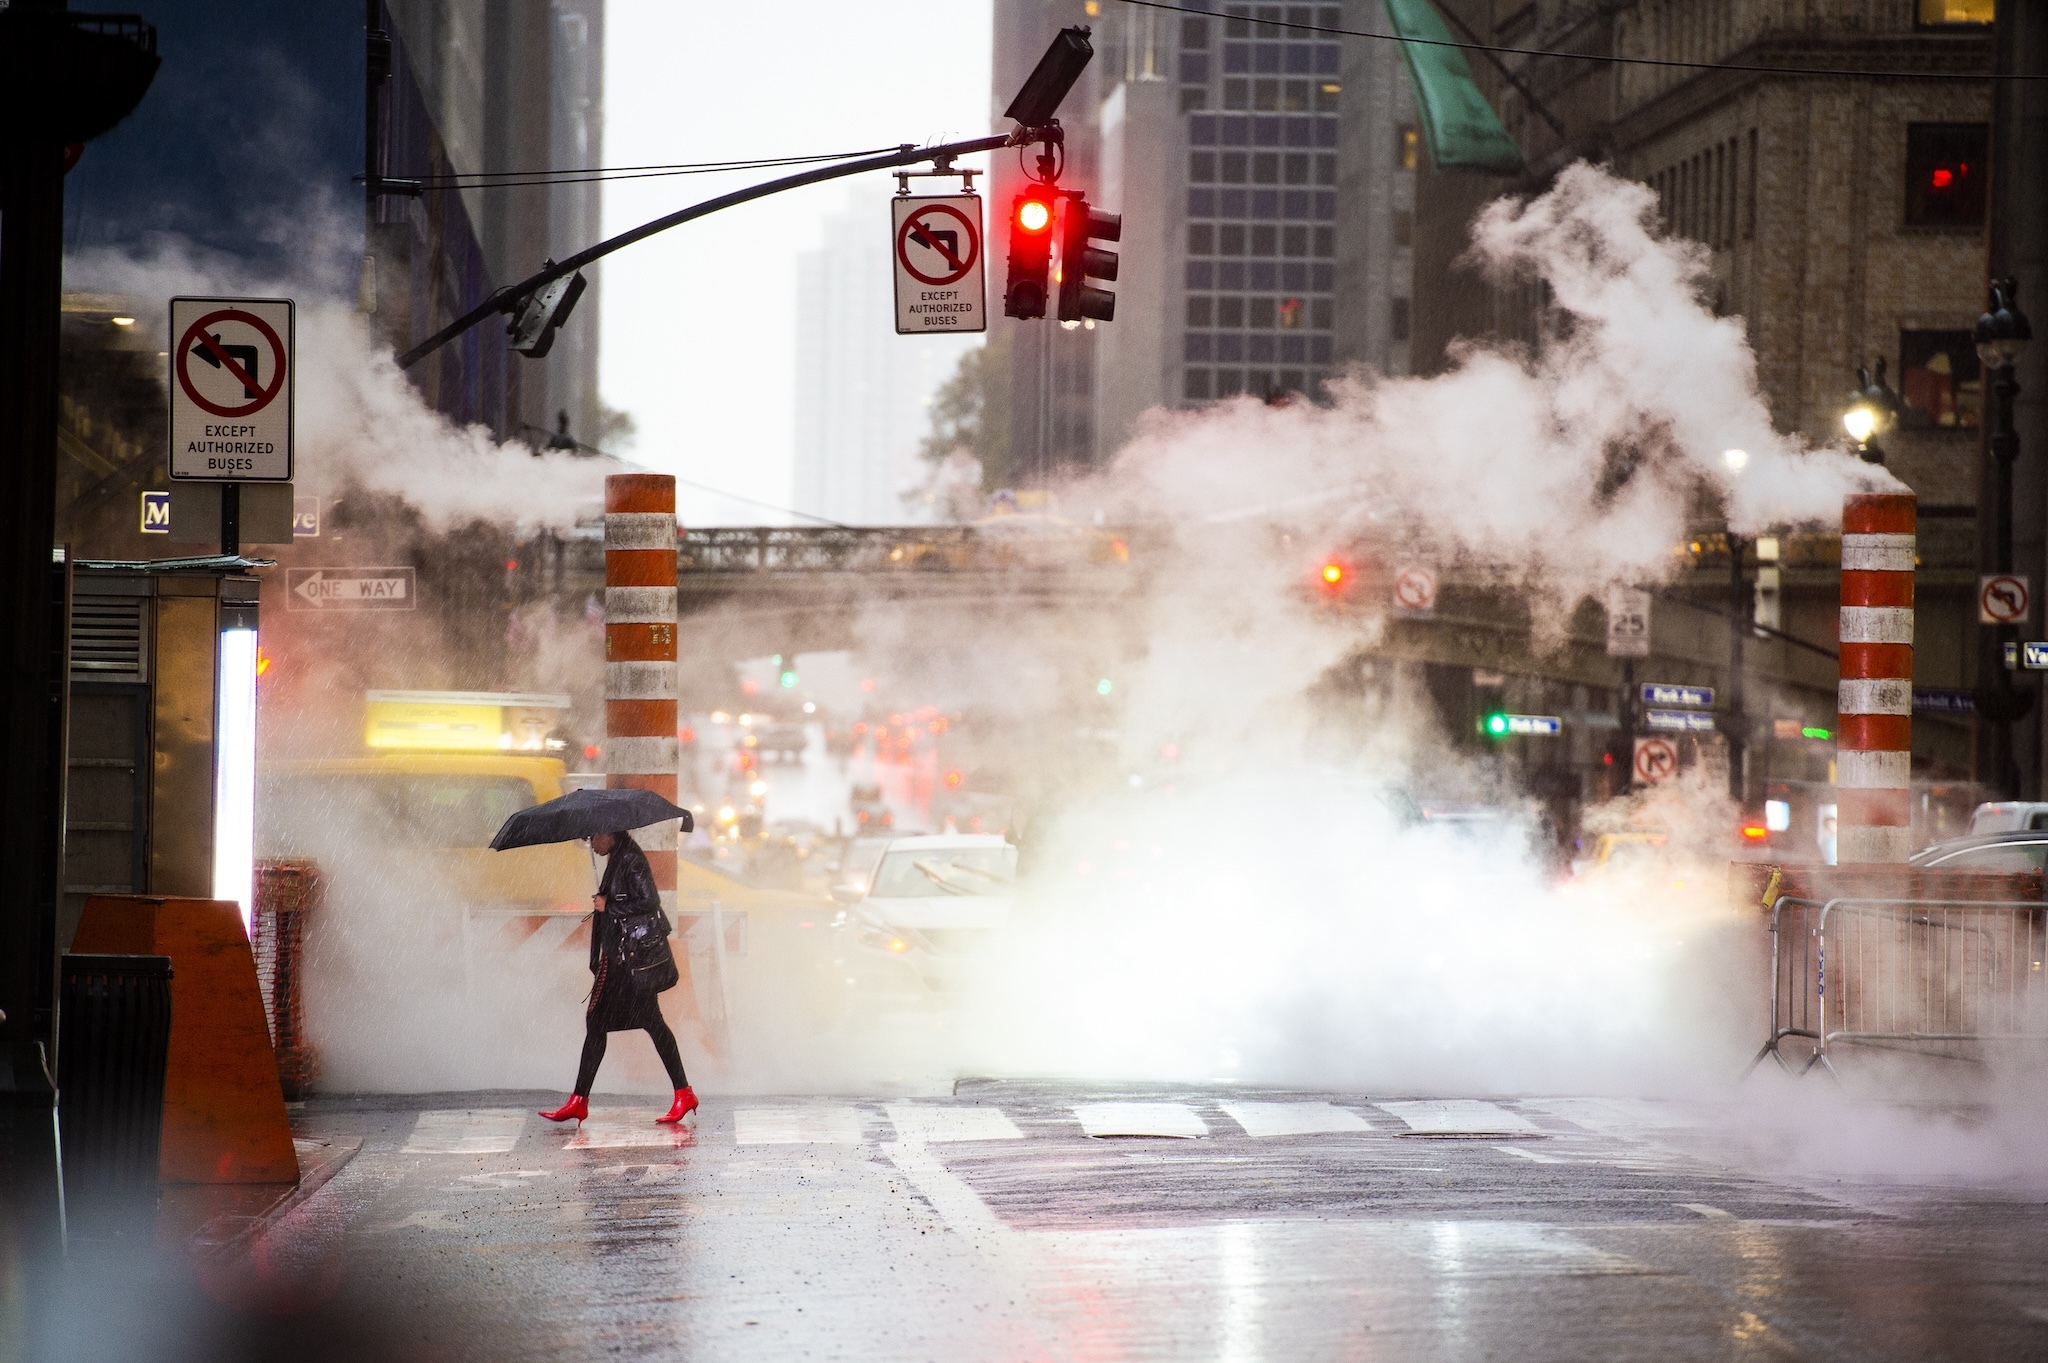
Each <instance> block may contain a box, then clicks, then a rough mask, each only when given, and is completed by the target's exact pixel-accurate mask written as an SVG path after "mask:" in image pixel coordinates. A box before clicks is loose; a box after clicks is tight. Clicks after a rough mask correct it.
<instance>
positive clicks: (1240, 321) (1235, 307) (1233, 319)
mask: <svg viewBox="0 0 2048 1363" xmlns="http://www.w3.org/2000/svg"><path fill="white" fill-rule="evenodd" d="M1216 325H1217V326H1219V327H1241V326H1243V325H1244V300H1243V299H1242V298H1219V299H1217V300H1216Z"/></svg>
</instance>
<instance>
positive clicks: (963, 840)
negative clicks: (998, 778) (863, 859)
mask: <svg viewBox="0 0 2048 1363" xmlns="http://www.w3.org/2000/svg"><path fill="white" fill-rule="evenodd" d="M1016 883H1017V849H1016V848H1015V847H1012V846H1011V845H1010V844H1009V843H1008V842H1007V841H1005V840H1004V839H1003V838H1002V837H1000V836H998V835H996V834H992V833H938V834H930V835H926V836H922V837H910V838H895V839H892V840H891V841H890V843H889V845H888V846H887V847H886V848H884V849H883V851H882V859H881V861H880V862H879V863H877V865H876V866H875V872H874V875H873V877H872V878H871V879H870V880H869V881H868V884H867V888H866V892H865V893H863V892H862V891H861V890H860V889H859V888H858V887H856V886H848V885H840V886H838V887H836V888H835V889H834V890H833V892H832V897H833V898H834V899H836V900H838V901H839V902H840V903H841V904H843V905H845V906H846V921H845V922H844V923H843V924H842V926H845V927H848V928H852V929H854V930H855V931H856V933H857V935H858V938H859V940H860V942H861V943H862V945H864V946H868V947H871V948H874V949H876V950H880V951H886V952H889V953H891V954H894V955H900V956H906V957H908V958H911V959H913V961H914V962H915V963H917V964H919V966H920V972H919V973H920V974H924V975H926V977H927V979H928V980H933V981H934V982H936V981H935V980H934V974H933V972H932V971H931V970H930V969H929V968H928V967H930V966H936V965H937V964H938V962H939V960H941V959H942V958H945V957H949V956H953V955H956V954H958V953H959V952H961V951H962V950H964V949H966V948H968V947H970V946H971V945H972V944H973V943H975V942H977V941H979V940H983V939H985V938H987V937H988V936H989V935H990V934H991V933H993V932H994V931H995V930H996V929H998V928H1000V927H1002V926H1003V925H1004V924H1005V923H1007V922H1008V921H1009V918H1010V908H1011V905H1012V904H1013V903H1014V902H1015V898H1016ZM938 973H941V974H942V973H944V972H943V971H940V972H938Z"/></svg>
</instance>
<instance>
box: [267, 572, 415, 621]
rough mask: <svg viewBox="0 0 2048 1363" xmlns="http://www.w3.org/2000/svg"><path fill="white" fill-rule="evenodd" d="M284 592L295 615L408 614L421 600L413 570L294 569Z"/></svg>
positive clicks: (287, 573)
mask: <svg viewBox="0 0 2048 1363" xmlns="http://www.w3.org/2000/svg"><path fill="white" fill-rule="evenodd" d="M285 588H286V603H287V604H288V605H289V606H290V608H291V609H292V610H295V611H409V610H411V609H412V608H413V606H414V605H415V604H416V603H417V602H418V600H419V592H418V590H417V588H418V583H417V582H416V581H415V579H414V577H413V570H412V569H410V568H291V569H288V570H286V573H285Z"/></svg>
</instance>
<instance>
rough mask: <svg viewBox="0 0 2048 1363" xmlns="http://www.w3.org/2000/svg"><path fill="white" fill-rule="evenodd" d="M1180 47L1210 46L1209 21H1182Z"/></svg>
mask: <svg viewBox="0 0 2048 1363" xmlns="http://www.w3.org/2000/svg"><path fill="white" fill-rule="evenodd" d="M1180 45H1181V46H1182V47H1185V48H1202V47H1207V46H1208V45H1209V21H1208V20H1207V19H1183V20H1181V21H1180Z"/></svg>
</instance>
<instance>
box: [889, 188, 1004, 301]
mask: <svg viewBox="0 0 2048 1363" xmlns="http://www.w3.org/2000/svg"><path fill="white" fill-rule="evenodd" d="M889 205H890V215H891V222H892V232H891V235H890V255H891V257H892V258H893V261H894V264H895V269H896V332H897V334H898V335H900V336H915V335H923V334H924V333H926V332H933V331H986V330H988V302H987V296H986V292H985V290H984V288H983V283H982V280H983V273H982V254H983V253H982V237H981V196H980V195H979V194H940V195H910V194H899V195H897V196H896V197H895V198H893V199H891V200H890V201H889Z"/></svg>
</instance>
